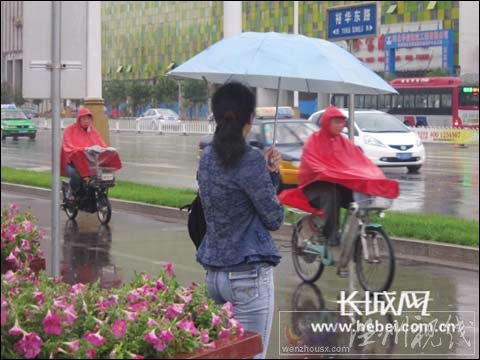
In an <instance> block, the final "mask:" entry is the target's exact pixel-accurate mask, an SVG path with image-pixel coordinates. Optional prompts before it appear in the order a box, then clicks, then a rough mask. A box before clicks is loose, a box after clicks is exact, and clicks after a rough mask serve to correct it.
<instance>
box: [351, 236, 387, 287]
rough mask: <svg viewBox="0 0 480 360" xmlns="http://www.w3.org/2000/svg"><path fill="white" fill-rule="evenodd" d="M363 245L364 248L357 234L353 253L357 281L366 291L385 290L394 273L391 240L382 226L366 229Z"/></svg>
mask: <svg viewBox="0 0 480 360" xmlns="http://www.w3.org/2000/svg"><path fill="white" fill-rule="evenodd" d="M365 245H366V246H365V249H364V247H363V245H362V240H361V237H360V236H359V237H358V238H357V241H356V244H355V253H354V259H355V262H356V272H357V277H358V281H359V282H360V285H362V287H363V289H364V290H366V291H371V292H382V291H386V290H388V289H389V288H390V285H391V284H392V281H393V276H394V274H395V254H394V251H393V246H392V241H391V240H390V238H389V237H388V235H387V234H386V233H385V231H384V230H383V229H382V228H377V229H367V231H366V244H365ZM364 250H366V254H365V251H364Z"/></svg>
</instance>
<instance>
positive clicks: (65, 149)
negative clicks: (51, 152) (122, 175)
mask: <svg viewBox="0 0 480 360" xmlns="http://www.w3.org/2000/svg"><path fill="white" fill-rule="evenodd" d="M86 115H90V116H92V113H91V112H90V110H88V108H85V107H82V108H80V109H79V110H78V115H77V121H76V123H75V124H72V125H70V126H69V127H67V128H66V129H65V132H64V133H63V144H62V154H61V175H62V176H67V172H66V168H67V164H69V163H71V164H73V166H74V167H75V169H77V171H78V172H79V174H80V176H81V177H87V176H90V173H89V162H88V159H87V157H86V155H85V148H87V147H91V146H95V145H98V146H101V147H103V148H106V147H108V145H107V144H106V143H105V141H103V139H102V137H101V136H100V134H99V133H98V131H97V129H95V128H94V127H93V125H91V126H90V127H88V128H87V130H84V129H83V128H82V126H81V125H80V118H81V117H82V116H86ZM101 160H102V159H101V156H100V161H101ZM102 166H105V167H110V168H113V169H115V170H119V169H121V167H122V164H121V162H120V158H119V157H118V154H115V155H114V156H112V155H111V154H109V158H108V161H107V163H104V164H102Z"/></svg>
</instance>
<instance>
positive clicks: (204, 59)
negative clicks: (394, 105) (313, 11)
mask: <svg viewBox="0 0 480 360" xmlns="http://www.w3.org/2000/svg"><path fill="white" fill-rule="evenodd" d="M168 75H171V76H174V77H176V78H189V79H204V80H206V81H208V82H211V83H217V84H223V83H226V82H228V81H240V82H242V83H245V84H247V85H249V86H252V87H261V88H267V89H277V90H278V92H279V91H280V90H295V91H304V92H316V93H342V94H389V93H397V92H396V91H395V89H393V88H392V87H391V86H390V85H389V84H388V83H387V82H386V81H384V80H383V79H382V78H381V77H379V76H378V75H377V74H375V73H374V72H373V71H372V70H370V69H369V68H367V67H366V66H365V65H364V64H363V63H362V62H361V61H359V60H358V59H357V58H356V57H355V56H353V55H352V54H350V53H349V52H348V51H346V50H344V49H342V48H341V47H339V46H338V45H335V44H334V43H331V42H329V41H326V40H322V39H316V38H310V37H307V36H303V35H293V34H279V33H275V32H269V33H256V32H245V33H241V34H238V35H235V36H232V37H229V38H226V39H223V40H220V41H218V42H217V43H215V44H213V45H212V46H210V47H209V48H207V49H206V50H204V51H202V52H201V53H199V54H197V55H195V56H194V57H193V58H191V59H190V60H188V61H186V62H185V63H183V64H182V65H180V66H178V67H177V68H175V69H174V70H172V71H170V72H168ZM277 109H278V93H277ZM277 113H278V110H277ZM276 118H277V116H276V117H275V122H276ZM275 129H276V126H275ZM275 133H276V131H274V138H275ZM274 143H275V142H274Z"/></svg>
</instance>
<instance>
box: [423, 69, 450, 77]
mask: <svg viewBox="0 0 480 360" xmlns="http://www.w3.org/2000/svg"><path fill="white" fill-rule="evenodd" d="M425 75H426V76H427V77H437V76H448V70H447V69H442V68H436V69H432V70H430V71H428V72H427V73H426V74H425Z"/></svg>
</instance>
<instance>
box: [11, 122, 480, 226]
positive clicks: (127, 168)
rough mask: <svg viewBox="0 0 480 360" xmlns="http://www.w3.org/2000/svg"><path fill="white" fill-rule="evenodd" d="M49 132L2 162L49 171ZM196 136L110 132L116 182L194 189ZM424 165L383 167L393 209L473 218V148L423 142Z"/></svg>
mask: <svg viewBox="0 0 480 360" xmlns="http://www.w3.org/2000/svg"><path fill="white" fill-rule="evenodd" d="M49 135H50V132H49V131H39V132H38V140H37V141H34V142H32V141H29V140H28V139H20V140H18V142H14V141H13V140H11V139H8V140H7V141H6V142H2V164H4V166H14V167H19V168H25V169H31V170H47V171H48V170H50V164H51V161H50V157H51V155H50V136H49ZM200 138H201V136H200V135H188V136H183V135H158V134H134V133H114V132H112V133H111V140H112V145H113V146H115V147H116V148H117V149H118V150H119V152H120V154H121V157H122V162H123V164H124V167H123V169H122V170H121V171H120V172H118V173H117V175H118V179H121V180H128V181H133V182H139V183H145V184H151V185H157V186H163V187H176V188H192V189H195V188H196V187H197V183H196V180H195V174H196V169H197V166H198V161H197V159H196V153H197V145H198V142H199V140H200ZM425 147H426V152H427V161H426V163H425V165H424V167H423V168H422V169H421V170H420V173H419V174H407V171H406V168H384V169H383V170H384V172H385V174H386V175H387V176H388V177H391V178H394V179H396V180H398V181H399V183H400V197H399V199H397V200H396V201H395V202H394V205H393V208H392V209H393V210H398V211H408V212H424V213H435V214H443V215H453V216H458V217H462V218H465V219H475V220H478V218H479V211H478V201H477V200H476V199H478V172H479V160H478V151H479V150H478V146H470V147H467V148H458V147H455V146H453V145H445V144H425Z"/></svg>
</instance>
